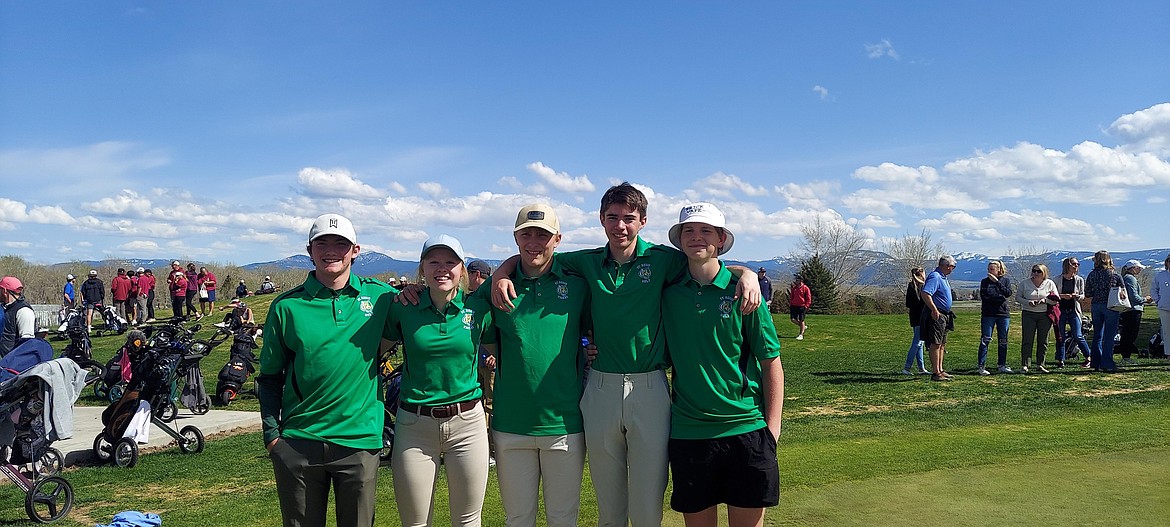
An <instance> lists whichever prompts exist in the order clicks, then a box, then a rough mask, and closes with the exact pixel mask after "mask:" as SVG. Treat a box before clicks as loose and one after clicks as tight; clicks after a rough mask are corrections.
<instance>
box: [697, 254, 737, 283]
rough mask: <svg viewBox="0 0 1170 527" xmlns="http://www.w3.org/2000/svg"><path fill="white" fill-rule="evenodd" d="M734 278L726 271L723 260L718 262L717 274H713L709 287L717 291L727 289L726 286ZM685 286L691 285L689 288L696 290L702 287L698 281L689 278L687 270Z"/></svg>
mask: <svg viewBox="0 0 1170 527" xmlns="http://www.w3.org/2000/svg"><path fill="white" fill-rule="evenodd" d="M734 277H735V275H733V274H731V271H730V270H728V269H727V265H726V264H724V263H723V260H719V272H717V273H715V279H714V280H712V281H711V285H713V286H715V287H718V288H719V289H727V286H728V285H731V279H732V278H734ZM687 284H688V285H691V284H693V285H691V287H693V288H696V289H697V288H699V287H702V285H701V284H699V281H698V280H695V277H693V276H691V271H690V269H689V268H688V269H687Z"/></svg>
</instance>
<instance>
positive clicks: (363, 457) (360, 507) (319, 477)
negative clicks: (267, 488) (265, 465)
mask: <svg viewBox="0 0 1170 527" xmlns="http://www.w3.org/2000/svg"><path fill="white" fill-rule="evenodd" d="M268 457H269V458H270V459H271V460H272V468H273V471H274V472H275V474H276V493H277V495H278V496H280V513H281V516H283V517H284V525H285V527H324V526H325V511H326V508H327V506H328V505H329V487H330V485H332V486H333V494H334V496H335V501H336V504H335V505H336V506H335V509H336V510H337V526H338V527H371V526H372V525H373V524H374V507H375V505H376V500H375V496H374V491H375V489H376V487H377V482H378V451H377V450H360V449H356V448H349V447H343V446H338V445H335V444H333V443H325V442H321V441H310V440H305V439H281V440H280V441H277V442H276V445H274V446H273V447H272V452H270V453H269V454H268Z"/></svg>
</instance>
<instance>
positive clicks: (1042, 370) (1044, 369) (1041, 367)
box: [1036, 365, 1048, 373]
mask: <svg viewBox="0 0 1170 527" xmlns="http://www.w3.org/2000/svg"><path fill="white" fill-rule="evenodd" d="M1036 371H1038V372H1040V373H1048V368H1045V367H1044V366H1043V365H1041V366H1036Z"/></svg>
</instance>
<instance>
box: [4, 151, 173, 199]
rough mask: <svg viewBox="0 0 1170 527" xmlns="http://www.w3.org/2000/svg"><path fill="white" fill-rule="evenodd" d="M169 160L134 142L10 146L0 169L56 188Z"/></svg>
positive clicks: (112, 177)
mask: <svg viewBox="0 0 1170 527" xmlns="http://www.w3.org/2000/svg"><path fill="white" fill-rule="evenodd" d="M170 162H171V157H170V154H169V153H168V152H167V151H166V150H163V149H148V148H145V147H144V146H143V145H141V144H139V143H134V142H123V141H105V142H101V143H95V144H92V145H84V146H76V147H66V148H47V149H13V150H5V151H3V152H0V172H2V173H4V174H6V175H7V176H9V177H13V178H17V179H20V180H26V181H37V182H38V183H39V184H46V185H51V186H53V187H54V188H56V187H62V188H64V187H73V186H80V184H82V183H85V184H86V185H85V186H82V187H81V188H82V189H89V188H92V187H90V186H89V183H92V182H94V181H100V182H102V183H103V184H109V183H110V182H111V181H113V180H116V181H118V182H119V184H120V182H121V181H122V178H123V177H124V176H127V175H130V174H134V173H138V172H142V171H147V170H150V169H154V168H158V167H163V166H166V165H168V164H170Z"/></svg>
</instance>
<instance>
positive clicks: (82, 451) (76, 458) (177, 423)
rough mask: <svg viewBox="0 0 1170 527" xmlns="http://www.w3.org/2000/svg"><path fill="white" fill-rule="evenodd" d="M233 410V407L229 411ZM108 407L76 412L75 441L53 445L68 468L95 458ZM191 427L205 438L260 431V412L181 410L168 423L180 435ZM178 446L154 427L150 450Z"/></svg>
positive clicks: (152, 427) (74, 419)
mask: <svg viewBox="0 0 1170 527" xmlns="http://www.w3.org/2000/svg"><path fill="white" fill-rule="evenodd" d="M229 408H230V407H229ZM105 409H106V408H105V407H104V406H76V407H74V408H73V437H72V438H69V439H63V440H61V441H57V442H54V443H53V448H56V449H57V450H60V451H61V453H62V454H64V455H65V465H66V466H72V465H76V464H78V463H81V462H85V461H89V460H91V459H92V458H93V440H94V438H95V437H97V435H98V434H99V433H100V432H101V431H102V411H103V410H105ZM187 425H195V426H197V427H199V431H201V432H203V436H204V437H208V436H211V435H212V434H215V433H218V432H224V431H228V430H234V429H237V428H243V427H252V428H255V429H259V426H260V412H241V411H235V410H219V409H216V408H212V409H211V410H210V411H208V412H207V413H206V414H203V415H195V414H192V413H191V411H190V410H188V409H186V408H182V407H180V409H179V415H178V417H176V418H175V420H174V421H171V422H170V423H167V426H170V427H171V428H173V429H174V430H175V431H176V432H177V431H178V430H180V429H181V428H183V427H184V426H187ZM168 443H172V444H173V443H174V439H171V436H169V435H167V433H166V432H164V431H163V430H162V429H160V428H159V427H157V426H154V425H151V427H150V443H149V446H142V448H153V447H161V446H165V445H167V444H168Z"/></svg>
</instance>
